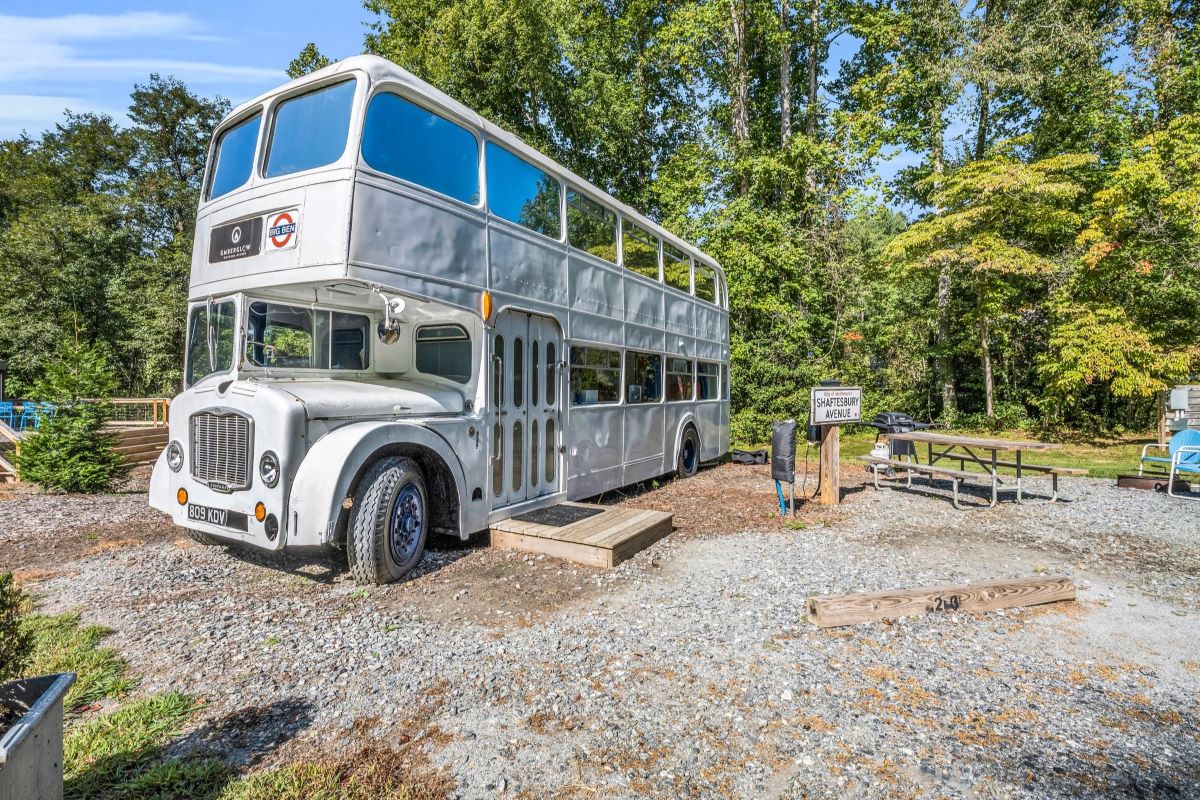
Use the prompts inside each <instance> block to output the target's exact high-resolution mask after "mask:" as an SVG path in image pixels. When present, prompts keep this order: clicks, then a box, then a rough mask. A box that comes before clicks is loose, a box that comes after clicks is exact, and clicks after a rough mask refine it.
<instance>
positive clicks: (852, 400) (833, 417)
mask: <svg viewBox="0 0 1200 800" xmlns="http://www.w3.org/2000/svg"><path fill="white" fill-rule="evenodd" d="M861 421H862V389H861V388H859V387H857V386H814V387H813V388H812V401H811V403H810V405H809V417H808V424H809V425H843V424H845V423H847V422H861Z"/></svg>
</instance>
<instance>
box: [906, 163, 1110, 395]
mask: <svg viewBox="0 0 1200 800" xmlns="http://www.w3.org/2000/svg"><path fill="white" fill-rule="evenodd" d="M1094 162H1095V158H1094V157H1092V156H1089V155H1063V156H1055V157H1053V158H1049V159H1043V160H1041V161H1036V162H1033V163H1032V164H1027V163H1024V162H1022V161H1020V160H1019V159H1017V158H1016V157H1015V156H1014V155H1013V154H1012V152H1011V148H1010V147H1003V148H1000V149H999V151H998V152H997V153H996V154H995V155H993V156H990V157H988V158H985V159H982V160H979V161H973V162H969V163H967V164H966V165H964V166H962V167H960V168H958V169H956V170H954V171H953V172H951V173H948V174H947V175H946V176H945V177H944V178H943V179H942V180H941V181H940V183H941V186H940V188H939V189H937V190H936V191H935V193H934V195H933V199H934V202H935V203H936V204H937V206H938V207H939V208H940V209H941V211H940V212H939V213H936V214H932V215H930V216H929V217H927V218H926V219H923V220H921V221H920V222H917V223H916V224H914V225H912V226H911V227H909V228H908V229H907V230H905V231H904V232H903V233H901V234H900V235H898V236H897V237H896V238H895V239H893V240H892V241H891V242H890V243H889V244H888V246H887V248H886V250H885V257H886V258H888V259H889V260H890V261H891V262H892V263H893V264H894V265H895V266H896V267H897V268H898V269H899V270H900V274H901V275H902V276H903V277H906V278H914V277H918V276H919V275H921V274H922V273H924V274H927V275H928V274H941V273H942V272H943V271H945V270H947V269H949V270H951V271H952V273H953V274H955V275H956V276H957V277H958V279H959V280H961V281H965V282H967V285H968V286H969V290H970V293H971V296H972V304H971V307H970V308H969V309H968V310H967V311H966V313H965V314H964V317H965V319H964V322H966V323H967V324H969V325H971V326H972V327H974V328H975V331H976V337H977V338H976V346H977V348H978V350H977V352H978V355H979V360H980V370H981V373H982V383H983V389H984V411H985V414H986V415H987V416H988V417H989V418H993V417H995V378H994V353H993V340H994V338H995V335H996V331H997V329H999V328H1001V327H1002V326H1005V325H1006V324H1008V325H1011V324H1013V323H1015V322H1016V321H1017V319H1016V317H1015V315H1014V314H1013V313H1012V310H1013V309H1014V308H1015V307H1018V306H1019V303H1020V301H1021V300H1023V299H1024V298H1029V297H1037V296H1038V295H1039V294H1040V293H1041V292H1042V291H1044V288H1045V285H1046V282H1047V279H1048V278H1049V276H1050V275H1051V274H1052V273H1054V272H1055V270H1056V269H1057V265H1058V262H1057V261H1056V260H1055V259H1056V257H1057V256H1058V255H1059V254H1060V253H1061V252H1062V251H1063V249H1064V248H1065V246H1067V245H1069V244H1070V243H1071V241H1072V240H1073V239H1074V237H1075V236H1076V234H1077V233H1078V232H1079V230H1080V228H1081V227H1082V224H1083V219H1082V215H1081V214H1080V212H1079V210H1078V205H1079V199H1080V196H1081V195H1082V194H1083V193H1084V186H1083V185H1082V184H1081V183H1080V181H1079V180H1078V174H1079V173H1080V171H1082V170H1083V169H1084V168H1086V167H1088V166H1089V165H1091V164H1093V163H1094Z"/></svg>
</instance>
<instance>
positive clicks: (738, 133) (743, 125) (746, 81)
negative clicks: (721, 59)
mask: <svg viewBox="0 0 1200 800" xmlns="http://www.w3.org/2000/svg"><path fill="white" fill-rule="evenodd" d="M729 11H730V18H731V22H732V23H733V27H732V31H733V46H734V59H733V75H732V78H733V81H732V83H733V138H734V139H735V140H736V141H737V142H738V144H742V143H745V142H748V141H749V140H750V108H749V106H750V76H749V71H748V69H747V67H746V19H745V16H744V13H743V12H744V9H743V8H742V3H740V2H739V1H738V0H729Z"/></svg>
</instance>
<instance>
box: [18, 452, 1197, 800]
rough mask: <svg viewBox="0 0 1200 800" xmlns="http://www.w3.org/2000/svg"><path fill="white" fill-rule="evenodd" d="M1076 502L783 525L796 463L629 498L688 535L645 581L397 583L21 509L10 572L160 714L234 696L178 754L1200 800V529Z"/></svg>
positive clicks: (490, 779)
mask: <svg viewBox="0 0 1200 800" xmlns="http://www.w3.org/2000/svg"><path fill="white" fill-rule="evenodd" d="M851 477H852V480H853V481H854V482H857V481H859V480H861V477H862V473H861V472H860V471H858V470H855V471H854V472H853V475H852V476H851ZM1034 487H1035V490H1036V489H1037V488H1038V485H1037V484H1036V482H1035V484H1034ZM810 488H811V487H810ZM1043 488H1044V487H1043ZM1063 488H1064V495H1065V497H1066V498H1069V500H1068V501H1065V502H1060V503H1057V504H1054V505H1050V504H1046V503H1042V502H1036V501H1035V502H1029V503H1027V504H1026V505H1024V506H1017V505H1015V504H1013V503H1012V502H1002V504H1001V505H1000V506H998V507H997V508H995V509H990V510H971V511H966V512H958V511H955V510H954V509H952V508H951V507H950V504H949V502H948V501H947V499H946V497H945V494H946V493H945V492H941V491H934V492H931V491H929V490H928V489H926V488H925V486H924V485H920V486H918V487H916V488H914V489H913V490H903V489H886V490H884V491H880V492H876V491H875V490H873V489H871V488H866V487H863V486H859V485H855V486H852V487H850V488H849V489H848V490H847V494H846V500H845V503H844V505H843V506H842V507H841V508H840V509H838V510H836V511H835V512H830V511H829V510H823V509H817V508H815V507H812V506H806V507H804V508H803V509H802V513H801V514H800V516H799V517H798V520H797V521H796V522H794V523H786V524H784V523H781V521H780V520H779V519H778V518H777V517H774V516H772V508H773V504H774V495H773V491H774V489H773V485H772V484H771V483H770V481H769V477H768V473H767V471H766V469H765V468H756V467H737V466H732V465H727V466H723V467H719V468H715V469H711V470H706V471H704V472H703V473H701V475H700V476H698V477H697V478H694V479H692V480H690V481H683V482H673V483H668V484H666V485H664V486H663V487H661V488H658V489H655V490H652V491H647V492H645V493H642V494H639V495H636V496H633V497H629V498H623V499H622V498H615V499H616V500H617V501H619V502H624V503H628V504H632V505H642V506H647V507H660V508H670V509H673V510H675V511H676V515H677V516H676V524H677V525H678V527H679V529H678V530H677V531H676V533H675V534H673V535H672V536H669V537H667V538H666V539H664V540H663V541H661V542H659V543H658V544H656V545H655V546H653V547H651V548H650V549H648V550H646V551H644V552H643V553H641V554H639V555H638V556H637V557H636V558H634V559H633V560H631V561H629V562H626V563H625V564H623V565H621V566H620V567H618V568H616V569H613V570H609V571H603V572H602V571H596V570H592V569H588V568H584V567H577V566H574V565H571V564H567V563H564V562H560V561H555V560H553V559H548V558H542V557H536V556H529V555H525V554H520V553H513V552H504V551H496V550H490V549H487V548H485V547H483V546H482V545H481V543H475V542H472V543H468V544H466V545H456V544H449V545H441V546H440V547H439V549H436V550H431V551H430V552H428V553H427V555H426V557H425V559H424V561H423V562H422V564H421V566H420V568H419V569H418V571H417V574H415V575H414V576H413V577H412V578H411V579H409V580H407V581H405V582H404V583H401V584H398V585H394V586H389V587H383V588H378V589H370V590H363V589H358V588H356V587H355V586H354V585H353V584H352V582H350V581H349V580H347V577H346V572H345V567H344V564H343V563H342V562H340V561H339V560H337V559H336V558H332V557H317V556H310V557H305V558H297V557H296V556H291V557H289V558H287V559H282V558H276V557H273V556H269V555H266V554H261V553H254V552H245V551H239V550H235V549H230V548H223V547H219V548H206V547H201V546H197V545H193V544H192V543H191V542H190V541H188V540H187V539H185V538H182V537H181V536H180V535H179V533H178V531H176V530H175V529H173V528H171V526H170V525H169V524H168V523H166V521H165V518H163V517H161V516H159V515H158V514H157V513H156V512H153V511H150V510H148V509H147V508H146V507H145V498H144V496H142V495H137V494H129V495H120V496H106V497H97V498H81V497H49V496H42V495H34V494H29V493H19V494H16V495H15V496H8V497H7V499H5V498H4V497H0V569H3V568H17V569H18V570H21V571H22V574H23V575H24V578H25V580H27V581H30V582H32V586H33V588H34V590H35V591H36V592H37V594H38V595H39V597H40V602H41V605H42V607H43V608H44V609H46V610H49V611H58V610H65V609H68V608H82V609H83V610H84V612H85V619H87V620H88V621H95V622H100V623H103V624H106V625H109V626H110V627H112V628H114V629H115V630H116V634H115V635H114V636H113V637H112V639H111V640H110V642H111V644H113V645H114V646H116V647H117V648H119V649H120V650H121V651H122V652H123V653H125V654H126V656H127V657H128V658H129V660H130V662H131V664H132V666H133V669H134V670H135V671H137V672H139V673H141V674H143V675H145V680H144V682H143V684H142V687H141V689H140V690H139V691H143V692H152V691H160V690H165V689H171V688H178V689H182V690H185V691H190V692H193V693H201V694H203V695H204V696H205V697H207V699H208V700H209V703H210V705H209V706H208V708H207V709H206V711H205V712H204V713H205V714H206V717H205V719H204V720H203V721H202V722H203V724H202V725H201V726H200V727H199V728H198V729H197V730H196V731H193V732H192V733H191V734H190V735H188V736H186V737H185V738H184V740H183V741H181V742H180V743H179V744H178V745H177V749H178V750H179V751H181V752H183V751H190V750H196V749H205V750H215V751H216V752H218V753H221V754H223V755H224V756H225V757H226V758H227V759H228V760H230V762H231V763H235V764H241V765H247V766H262V765H269V764H275V763H281V762H284V761H287V760H289V759H293V758H298V757H302V754H304V753H306V752H312V750H313V748H317V749H319V750H321V751H323V752H338V751H344V750H349V749H351V748H354V747H357V746H360V745H361V744H362V742H363V741H364V740H368V741H372V742H380V743H383V744H386V745H391V746H395V745H397V744H402V743H408V742H416V743H418V744H419V745H420V746H421V747H422V748H424V750H425V751H426V753H427V754H428V757H429V758H430V759H431V761H432V763H433V764H434V765H437V766H441V767H443V768H444V769H445V770H446V771H447V772H448V773H449V774H450V775H451V776H452V777H453V779H454V781H456V782H457V787H458V788H457V795H458V796H460V797H462V798H475V797H492V796H508V797H528V798H549V797H553V798H558V797H561V798H573V797H580V798H584V797H587V798H591V797H706V798H707V797H778V798H805V797H845V796H854V797H889V798H890V797H1018V796H1020V797H1026V796H1032V797H1068V796H1089V797H1092V796H1130V797H1189V796H1190V797H1194V796H1198V795H1200V713H1198V711H1197V708H1198V701H1200V648H1198V647H1197V645H1198V643H1200V624H1198V623H1200V522H1198V521H1197V517H1196V515H1195V513H1194V508H1195V507H1194V506H1190V505H1188V504H1187V503H1186V502H1185V501H1179V500H1172V499H1170V498H1167V497H1164V496H1162V495H1157V494H1154V493H1149V492H1140V491H1136V490H1123V489H1116V488H1115V487H1113V486H1112V484H1111V482H1109V481H1090V480H1082V479H1080V480H1067V481H1064V486H1063ZM722 519H725V520H727V521H728V522H729V524H728V525H727V526H726V527H724V528H722V524H721V521H722ZM97 532H98V535H97ZM90 536H96V538H95V539H91V540H89V537H90ZM106 543H107V546H102V545H104V544H106ZM48 554H49V555H48ZM1058 572H1062V573H1066V574H1069V575H1072V576H1073V577H1074V578H1075V580H1076V583H1077V585H1078V586H1079V589H1080V592H1079V600H1078V601H1077V602H1075V603H1066V604H1057V605H1054V606H1043V607H1038V608H1033V609H1022V610H1012V611H1008V612H997V613H993V614H987V615H976V614H964V613H952V614H945V615H936V616H934V615H930V616H926V617H915V618H908V619H902V620H898V621H895V622H892V623H890V624H889V623H883V622H880V623H868V624H864V625H859V626H854V627H850V628H841V629H828V630H823V629H818V628H816V627H815V626H813V625H812V624H811V623H809V622H808V621H807V620H806V619H805V617H804V612H803V609H804V600H805V598H807V597H809V596H811V595H813V594H823V593H830V592H843V591H857V590H872V589H882V588H892V587H906V586H921V585H929V584H938V583H949V582H962V581H975V580H986V579H996V578H1003V577H1017V576H1029V575H1036V574H1042V573H1058Z"/></svg>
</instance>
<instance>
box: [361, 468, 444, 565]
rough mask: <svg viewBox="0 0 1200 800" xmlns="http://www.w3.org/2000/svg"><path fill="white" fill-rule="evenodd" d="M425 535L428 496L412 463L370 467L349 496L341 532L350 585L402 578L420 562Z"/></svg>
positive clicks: (426, 531) (427, 520)
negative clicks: (351, 501) (350, 500)
mask: <svg viewBox="0 0 1200 800" xmlns="http://www.w3.org/2000/svg"><path fill="white" fill-rule="evenodd" d="M428 531H429V495H428V494H427V493H426V491H425V478H424V476H423V475H422V474H421V468H420V467H419V466H418V465H417V462H415V461H413V460H412V459H411V458H397V457H394V456H389V457H387V458H382V459H380V460H379V461H377V462H375V464H373V465H372V466H371V468H370V469H368V470H367V474H366V475H364V476H363V479H362V481H361V482H360V483H359V488H358V491H356V492H355V493H354V505H353V506H352V507H351V509H350V521H349V525H348V526H347V529H346V551H347V555H348V557H349V560H350V574H351V575H352V576H353V577H354V582H355V583H358V584H372V585H375V586H381V585H383V584H385V583H391V582H392V581H396V580H399V579H400V578H402V577H404V575H405V574H406V573H408V571H409V570H411V569H412V568H413V567H415V566H416V565H417V564H418V563H420V561H421V556H422V555H423V554H424V553H425V536H426V534H427V533H428Z"/></svg>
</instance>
